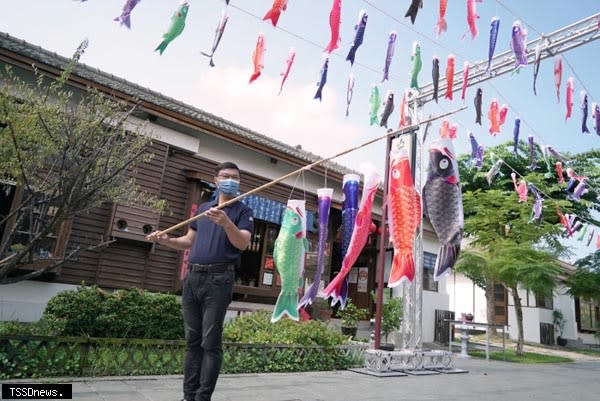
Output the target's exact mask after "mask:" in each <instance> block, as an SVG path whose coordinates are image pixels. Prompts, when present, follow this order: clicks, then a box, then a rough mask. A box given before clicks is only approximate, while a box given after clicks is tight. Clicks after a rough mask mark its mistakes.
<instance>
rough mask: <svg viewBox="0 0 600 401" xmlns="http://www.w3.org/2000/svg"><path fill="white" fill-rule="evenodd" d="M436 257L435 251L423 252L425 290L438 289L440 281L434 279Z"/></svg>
mask: <svg viewBox="0 0 600 401" xmlns="http://www.w3.org/2000/svg"><path fill="white" fill-rule="evenodd" d="M436 259H437V255H436V254H435V253H429V252H423V290H426V291H435V292H437V291H438V283H437V281H435V280H434V279H433V269H434V268H435V260H436Z"/></svg>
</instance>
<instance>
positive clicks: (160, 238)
mask: <svg viewBox="0 0 600 401" xmlns="http://www.w3.org/2000/svg"><path fill="white" fill-rule="evenodd" d="M160 233H161V231H154V232H152V233H150V234H148V235H146V239H147V240H148V241H152V242H158V243H159V244H161V245H166V244H168V242H169V236H168V235H167V234H160Z"/></svg>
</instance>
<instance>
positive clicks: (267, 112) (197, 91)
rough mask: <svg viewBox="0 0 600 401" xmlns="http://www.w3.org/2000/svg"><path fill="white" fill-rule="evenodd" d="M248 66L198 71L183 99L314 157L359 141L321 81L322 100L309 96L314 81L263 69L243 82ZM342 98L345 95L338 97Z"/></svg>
mask: <svg viewBox="0 0 600 401" xmlns="http://www.w3.org/2000/svg"><path fill="white" fill-rule="evenodd" d="M250 74H251V72H250V69H249V68H248V69H239V68H235V67H224V68H221V67H219V68H218V69H217V68H213V69H210V70H209V71H208V72H206V73H204V74H202V76H200V78H199V79H198V81H197V82H196V83H195V88H194V91H193V93H192V94H190V93H189V92H188V93H187V94H185V95H186V99H185V101H186V102H189V103H191V104H193V105H195V106H196V107H199V108H201V109H202V110H205V111H207V112H209V113H212V114H215V115H217V116H220V117H223V118H225V119H228V120H230V121H232V122H234V123H236V124H239V125H242V126H244V127H246V128H249V129H252V130H254V131H256V132H258V133H260V134H263V135H266V136H269V137H271V138H274V139H277V140H280V141H282V142H285V143H287V144H289V145H290V146H296V145H301V146H302V148H303V149H304V150H308V151H310V152H313V153H315V154H318V155H320V156H330V155H332V154H334V153H337V152H340V151H343V150H345V149H347V148H348V147H349V146H352V145H353V144H354V145H355V144H357V143H359V142H360V140H361V136H362V135H361V134H362V131H363V130H362V129H361V128H360V127H357V126H354V125H352V124H350V123H348V122H344V121H343V120H342V119H340V118H339V117H337V116H336V115H335V113H339V108H340V106H339V104H337V103H338V102H339V101H340V100H339V99H338V96H336V93H335V92H334V91H333V90H331V89H329V88H328V87H327V85H326V86H325V88H324V90H323V101H322V102H319V101H318V100H316V99H313V97H314V94H315V92H316V89H317V87H316V85H314V86H313V85H303V86H302V85H297V84H294V82H293V81H289V80H288V81H287V82H286V83H285V85H284V88H283V92H282V93H281V95H277V93H278V92H279V86H280V83H281V80H280V77H277V78H274V77H271V76H268V75H266V74H264V73H263V75H261V76H260V77H259V78H258V79H257V80H256V81H254V82H253V83H251V84H248V79H249V78H250ZM344 102H345V99H344Z"/></svg>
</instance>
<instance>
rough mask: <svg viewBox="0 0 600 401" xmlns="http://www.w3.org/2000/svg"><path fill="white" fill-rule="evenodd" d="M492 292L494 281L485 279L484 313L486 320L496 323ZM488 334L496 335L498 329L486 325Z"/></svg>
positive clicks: (494, 300) (494, 299) (494, 301)
mask: <svg viewBox="0 0 600 401" xmlns="http://www.w3.org/2000/svg"><path fill="white" fill-rule="evenodd" d="M495 295H496V294H495V293H494V282H493V281H492V280H490V279H486V280H485V301H486V315H487V322H488V323H490V324H493V323H496V319H495V317H496V313H495V309H496V297H495ZM487 329H488V330H489V333H490V335H492V336H496V335H498V330H497V329H496V327H488V328H487Z"/></svg>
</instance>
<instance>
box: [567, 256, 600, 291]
mask: <svg viewBox="0 0 600 401" xmlns="http://www.w3.org/2000/svg"><path fill="white" fill-rule="evenodd" d="M575 266H577V270H576V271H575V273H574V274H572V275H571V276H570V277H569V278H567V281H566V284H567V287H568V290H567V292H568V293H569V294H570V295H571V296H573V297H574V298H590V299H593V300H595V301H597V302H600V251H596V252H594V253H592V254H590V255H588V256H586V257H584V258H582V259H579V260H578V261H577V262H575Z"/></svg>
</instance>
